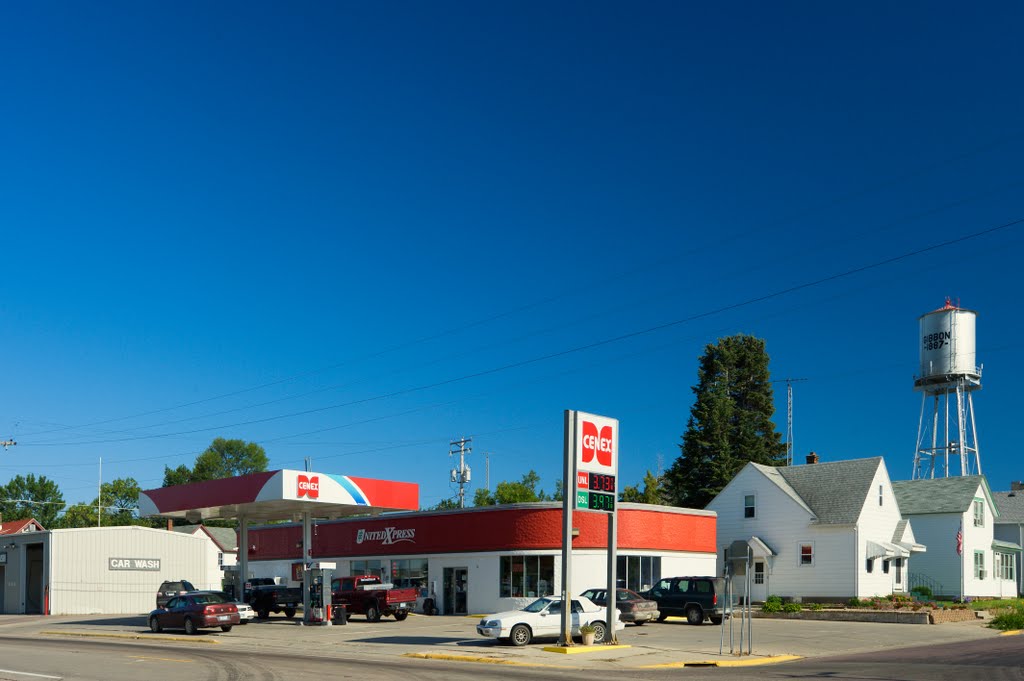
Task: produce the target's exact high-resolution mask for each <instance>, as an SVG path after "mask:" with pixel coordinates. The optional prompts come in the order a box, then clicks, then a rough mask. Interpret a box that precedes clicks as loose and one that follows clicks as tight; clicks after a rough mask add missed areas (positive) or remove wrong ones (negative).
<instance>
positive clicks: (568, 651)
mask: <svg viewBox="0 0 1024 681" xmlns="http://www.w3.org/2000/svg"><path fill="white" fill-rule="evenodd" d="M632 647H633V646H626V645H620V644H616V645H604V644H603V643H598V644H595V645H592V646H583V645H579V646H545V647H544V648H542V650H543V651H544V652H546V653H561V654H562V655H575V654H577V653H600V652H604V651H605V650H619V649H621V648H632Z"/></svg>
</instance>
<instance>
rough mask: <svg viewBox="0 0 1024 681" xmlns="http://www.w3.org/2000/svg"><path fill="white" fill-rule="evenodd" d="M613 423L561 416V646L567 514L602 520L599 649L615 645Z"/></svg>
mask: <svg viewBox="0 0 1024 681" xmlns="http://www.w3.org/2000/svg"><path fill="white" fill-rule="evenodd" d="M618 453H619V422H618V420H617V419H613V418H608V417H607V416H598V415H596V414H587V413H584V412H580V411H573V410H571V409H570V410H566V412H565V479H564V480H563V483H562V485H563V487H562V489H564V490H565V494H564V499H563V502H562V511H563V513H562V516H563V521H562V535H563V536H562V599H563V600H562V603H563V606H562V637H561V640H560V643H561V644H562V645H567V646H568V645H572V619H571V612H570V610H571V606H570V601H571V599H572V588H571V580H570V577H571V574H572V514H573V511H574V510H575V511H585V512H592V513H593V512H596V513H605V514H607V515H608V604H607V609H606V615H607V617H606V621H607V622H608V628H607V633H606V634H605V638H604V641H603V642H604V643H614V642H615V640H616V633H615V623H616V622H617V621H618V610H617V609H616V607H615V589H616V586H617V580H616V575H615V571H616V567H617V562H618V561H617V553H618V552H617V544H618V541H617V523H616V515H615V505H616V500H617V499H618V480H617V478H618V472H619V457H618Z"/></svg>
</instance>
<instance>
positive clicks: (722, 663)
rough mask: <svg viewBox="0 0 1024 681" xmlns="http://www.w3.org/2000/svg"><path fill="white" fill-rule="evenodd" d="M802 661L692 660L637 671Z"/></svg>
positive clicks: (775, 657)
mask: <svg viewBox="0 0 1024 681" xmlns="http://www.w3.org/2000/svg"><path fill="white" fill-rule="evenodd" d="M801 659H803V658H802V657H801V656H800V655H773V656H771V657H757V658H751V657H748V658H746V659H742V660H694V661H692V662H669V663H667V664H649V665H645V666H643V667H639V669H678V668H680V667H755V666H758V665H762V664H778V663H779V662H792V661H793V660H801Z"/></svg>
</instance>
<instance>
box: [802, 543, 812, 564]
mask: <svg viewBox="0 0 1024 681" xmlns="http://www.w3.org/2000/svg"><path fill="white" fill-rule="evenodd" d="M800 565H814V544H801V545H800Z"/></svg>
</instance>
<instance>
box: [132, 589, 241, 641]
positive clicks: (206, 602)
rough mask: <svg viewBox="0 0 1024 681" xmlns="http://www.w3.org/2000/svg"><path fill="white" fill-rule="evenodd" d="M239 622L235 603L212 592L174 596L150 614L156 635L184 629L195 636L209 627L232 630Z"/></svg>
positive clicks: (151, 627)
mask: <svg viewBox="0 0 1024 681" xmlns="http://www.w3.org/2000/svg"><path fill="white" fill-rule="evenodd" d="M238 622H239V616H238V608H237V607H235V604H234V603H232V602H231V601H228V600H226V599H225V598H223V597H222V596H218V595H217V594H214V593H209V592H205V593H204V592H198V593H187V594H184V595H182V596H175V597H174V598H172V599H171V600H169V601H167V605H165V606H164V607H162V608H157V609H156V610H154V611H153V612H151V613H149V628H150V629H151V630H152V631H153V633H159V632H161V631H163V630H164V629H184V630H185V633H186V634H189V635H192V634H195V633H197V632H198V631H199V629H202V628H206V627H220V628H221V630H222V631H231V627H233V626H234V625H236V624H238Z"/></svg>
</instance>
